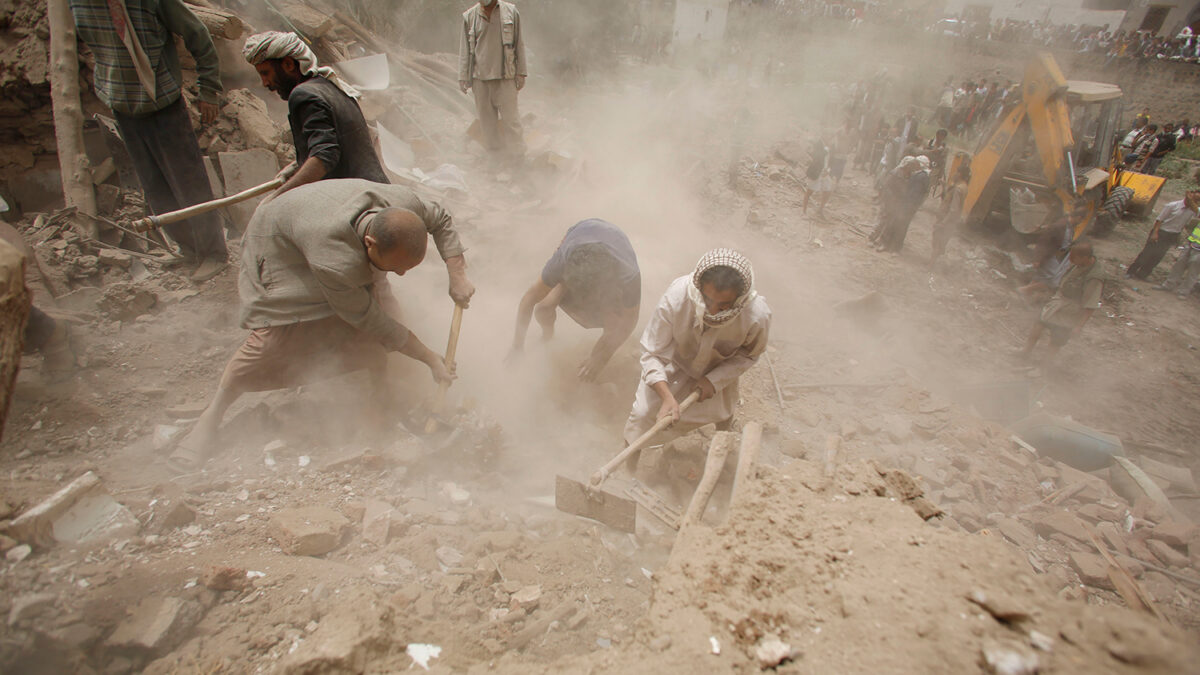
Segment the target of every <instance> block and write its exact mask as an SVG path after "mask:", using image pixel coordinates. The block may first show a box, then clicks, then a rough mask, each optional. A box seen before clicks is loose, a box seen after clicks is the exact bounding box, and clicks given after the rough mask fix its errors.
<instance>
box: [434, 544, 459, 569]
mask: <svg viewBox="0 0 1200 675" xmlns="http://www.w3.org/2000/svg"><path fill="white" fill-rule="evenodd" d="M436 554H437V559H438V562H440V563H441V564H442V565H445V566H446V567H458V566H459V565H462V562H463V558H464V556H463V554H462V551H459V550H458V549H456V548H452V547H450V546H439V547H438V549H437V551H436Z"/></svg>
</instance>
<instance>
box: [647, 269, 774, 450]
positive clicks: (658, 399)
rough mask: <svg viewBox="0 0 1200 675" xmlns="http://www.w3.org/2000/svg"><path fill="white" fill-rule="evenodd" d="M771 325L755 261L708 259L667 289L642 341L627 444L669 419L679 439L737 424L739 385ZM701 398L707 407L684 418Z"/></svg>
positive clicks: (701, 405)
mask: <svg viewBox="0 0 1200 675" xmlns="http://www.w3.org/2000/svg"><path fill="white" fill-rule="evenodd" d="M770 324H771V308H770V307H768V306H767V301H766V300H764V299H763V298H761V297H759V296H758V294H757V292H756V291H755V290H754V271H753V268H752V267H751V265H750V261H749V260H747V259H746V258H745V256H743V255H741V254H740V253H738V252H736V251H733V250H731V249H727V248H718V249H715V250H713V251H710V252H709V253H707V254H705V255H704V257H703V258H701V259H700V262H699V263H698V264H697V265H696V269H695V271H694V272H693V273H691V274H689V275H686V276H682V277H679V278H678V279H676V280H675V281H673V282H671V285H670V286H668V287H667V292H666V293H664V294H663V297H662V299H661V300H659V303H658V307H657V308H656V309H655V310H654V315H653V316H652V317H651V318H650V322H649V323H648V324H647V325H646V331H645V333H643V334H642V350H643V354H642V378H641V382H640V383H639V385H638V390H637V394H636V396H635V398H634V401H633V409H632V410H631V411H630V413H629V421H628V422H626V423H625V434H624V435H625V442H626V443H632V442H633V441H634V440H636V439H637V438H638V437H639V436H641V435H642V434H643V433H645V432H646V431H648V430H649V429H650V427H652V426H654V424H655V422H656V421H657V420H658V419H660V418H662V417H666V416H670V417H671V418H672V419H674V420H676V422H678V423H679V424H678V425H677V426H679V427H680V428H679V429H678V430H679V431H684V430H686V429H688V428H695V427H699V426H702V425H704V424H708V423H711V422H716V423H722V422H728V421H729V420H730V419H732V418H733V413H734V408H735V407H736V405H737V401H738V387H737V383H738V378H739V377H741V375H742V373H744V372H746V371H747V370H749V369H750V366H752V365H754V363H755V362H756V361H758V357H759V356H761V355H762V353H763V351H764V350H765V349H766V348H767V334H768V330H769V328H770ZM696 390H699V391H700V400H699V401H698V402H697V403H695V404H693V405H692V407H690V408H688V409H687V410H686V411H681V410H680V407H679V401H680V400H682V399H684V398H686V397H687V395H688V394H690V393H691V392H693V391H696Z"/></svg>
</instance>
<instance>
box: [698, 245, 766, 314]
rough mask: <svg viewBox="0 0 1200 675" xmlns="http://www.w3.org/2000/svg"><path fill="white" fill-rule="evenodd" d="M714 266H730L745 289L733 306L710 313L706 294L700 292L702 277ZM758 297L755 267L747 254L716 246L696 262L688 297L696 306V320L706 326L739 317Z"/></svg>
mask: <svg viewBox="0 0 1200 675" xmlns="http://www.w3.org/2000/svg"><path fill="white" fill-rule="evenodd" d="M714 267H729V268H731V269H733V270H734V271H736V272H737V273H738V274H739V275H740V276H741V277H742V283H743V289H742V293H741V295H739V296H738V297H737V299H736V300H734V301H733V306H732V307H730V308H729V309H726V310H724V311H721V312H717V313H716V314H709V313H708V309H707V307H706V306H705V303H704V294H703V293H701V292H700V277H702V276H704V273H705V272H707V271H709V270H710V269H712V268H714ZM756 297H758V292H757V291H755V290H754V267H753V266H751V265H750V261H749V260H747V259H746V256H744V255H742V254H741V253H738V252H737V251H735V250H733V249H731V248H714V249H713V250H711V251H709V252H708V253H705V254H704V255H703V256H702V257H701V258H700V260H699V262H697V263H696V269H695V271H694V272H692V285H691V286H690V287H688V298H689V299H690V300H691V301H692V304H693V305H694V306H695V308H696V320H697V321H698V322H700V323H703V324H704V325H706V326H720V325H721V324H724V323H728V322H729V321H732V320H733V319H735V318H737V315H738V314H740V313H741V311H742V309H743V308H745V306H746V305H748V304H750V303H751V302H753V301H754V298H756Z"/></svg>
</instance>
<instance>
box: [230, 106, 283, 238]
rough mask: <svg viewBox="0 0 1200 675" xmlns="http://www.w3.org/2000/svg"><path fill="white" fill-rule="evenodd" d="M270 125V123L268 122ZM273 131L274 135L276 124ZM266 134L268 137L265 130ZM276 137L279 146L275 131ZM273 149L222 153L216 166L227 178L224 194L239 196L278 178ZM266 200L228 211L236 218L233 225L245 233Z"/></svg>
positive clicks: (248, 201) (245, 203)
mask: <svg viewBox="0 0 1200 675" xmlns="http://www.w3.org/2000/svg"><path fill="white" fill-rule="evenodd" d="M267 121H268V122H270V120H269V119H268V120H267ZM239 124H240V121H239ZM244 130H245V128H244V127H243V131H244ZM272 130H273V131H274V124H273V123H272ZM263 132H264V133H265V128H264V130H263ZM255 133H258V131H256V132H255ZM274 133H275V139H276V142H278V138H279V135H278V131H274ZM247 140H249V139H247ZM251 145H257V144H251ZM274 147H275V146H274V145H271V146H265V145H264V146H262V147H252V148H251V149H249V150H244V151H242V152H222V153H219V154H218V155H217V162H218V163H219V164H220V165H221V175H222V176H223V177H224V178H225V191H226V192H227V193H228V194H231V195H232V194H236V193H238V192H242V191H243V190H248V189H250V188H252V187H255V186H258V185H262V184H263V183H266V182H269V181H270V180H271V179H273V178H275V174H277V173H279V160H278V159H277V158H276V157H275V153H274V151H273V150H274ZM265 198H266V197H265V195H264V196H261V197H255V198H253V199H248V200H246V201H244V202H241V203H239V204H233V205H231V206H229V207H228V208H229V215H230V216H231V217H232V218H233V222H234V225H235V226H236V227H237V229H238V230H239V231H242V230H245V229H246V225H247V224H248V223H249V222H250V216H253V215H254V210H255V209H256V208H258V204H259V202H261V201H262V200H263V199H265Z"/></svg>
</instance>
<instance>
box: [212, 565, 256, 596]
mask: <svg viewBox="0 0 1200 675" xmlns="http://www.w3.org/2000/svg"><path fill="white" fill-rule="evenodd" d="M200 583H201V584H202V585H203V586H204V587H205V588H208V589H210V590H214V591H244V590H246V589H247V588H249V587H250V585H251V584H250V579H249V577H247V576H246V570H244V569H242V568H240V567H225V566H222V565H212V566H210V567H209V568H208V569H207V570H205V571H204V575H203V576H201V577H200Z"/></svg>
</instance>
